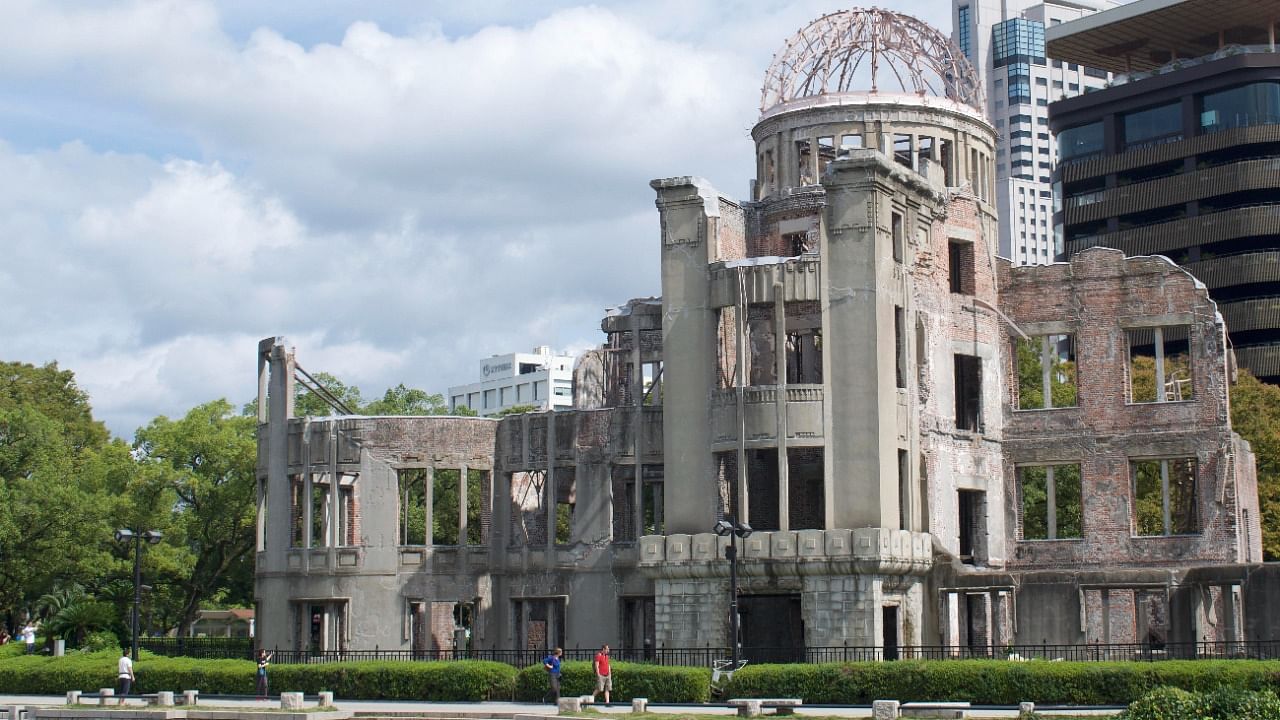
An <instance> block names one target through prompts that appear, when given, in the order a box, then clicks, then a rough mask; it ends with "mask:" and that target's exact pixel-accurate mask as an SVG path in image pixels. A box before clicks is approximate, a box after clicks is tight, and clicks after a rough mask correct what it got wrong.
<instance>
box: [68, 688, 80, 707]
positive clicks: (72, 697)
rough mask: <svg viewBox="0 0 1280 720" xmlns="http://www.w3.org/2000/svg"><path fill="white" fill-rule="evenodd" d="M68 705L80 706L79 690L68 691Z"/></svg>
mask: <svg viewBox="0 0 1280 720" xmlns="http://www.w3.org/2000/svg"><path fill="white" fill-rule="evenodd" d="M67 704H68V705H79V704H80V691H79V690H68V691H67Z"/></svg>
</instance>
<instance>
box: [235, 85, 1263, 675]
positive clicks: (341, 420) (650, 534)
mask: <svg viewBox="0 0 1280 720" xmlns="http://www.w3.org/2000/svg"><path fill="white" fill-rule="evenodd" d="M753 137H754V139H755V141H756V146H757V150H756V153H757V158H758V160H759V168H758V171H759V176H758V178H757V180H756V183H755V185H754V188H755V189H754V193H753V197H752V199H751V200H750V201H748V202H736V201H733V200H731V199H729V198H727V197H725V196H723V195H721V194H719V193H718V192H717V191H716V190H715V189H713V188H712V187H710V186H709V185H708V184H707V183H706V182H705V181H703V180H700V179H697V178H692V177H674V178H668V179H663V180H655V181H654V182H653V183H652V187H653V189H654V190H655V192H656V194H657V206H658V211H659V225H660V236H659V241H660V242H661V248H662V249H661V267H660V271H661V284H662V295H661V297H660V298H648V299H637V300H632V301H630V302H628V303H627V304H626V305H624V306H622V307H620V308H618V309H616V310H613V311H611V312H610V313H609V314H608V315H607V316H606V317H605V318H604V319H603V321H602V325H601V328H602V330H603V331H604V333H605V338H606V340H605V342H604V344H603V345H602V346H601V348H600V349H598V350H595V351H592V352H589V353H586V354H585V355H584V356H583V357H582V358H581V359H580V360H579V362H578V365H577V368H576V371H575V403H576V409H575V410H573V411H568V412H543V413H531V414H526V415H520V416H514V417H508V418H504V419H502V420H500V421H499V420H492V419H479V418H446V417H432V418H390V417H381V418H363V417H337V418H318V419H317V418H294V417H292V407H291V404H292V400H291V398H292V397H293V376H294V360H293V357H292V354H291V353H290V352H289V351H288V350H287V349H286V347H285V345H284V343H283V341H282V340H281V339H279V338H273V339H268V340H264V341H263V343H262V344H261V345H260V347H259V357H260V386H259V387H260V394H259V403H258V406H259V408H260V409H261V413H262V414H261V415H260V416H259V421H260V423H261V424H260V428H259V438H260V439H259V475H260V478H261V482H260V505H259V526H260V533H259V535H260V538H259V555H258V587H257V594H258V602H259V616H258V617H259V618H260V621H259V629H258V632H259V638H260V642H261V643H262V644H263V645H265V646H267V647H280V648H296V649H306V650H320V649H326V650H332V649H361V650H369V649H374V648H378V649H382V650H413V651H417V652H422V653H430V652H436V651H449V650H453V649H464V648H465V647H467V646H469V647H471V648H474V649H507V648H521V649H533V650H541V649H545V648H547V647H550V646H553V645H561V646H564V647H579V648H588V647H594V646H598V645H599V644H601V643H604V642H608V643H610V644H612V645H614V646H615V647H619V648H621V649H622V651H623V652H622V654H624V655H625V654H628V653H632V654H634V656H644V655H647V654H649V653H652V652H654V651H655V650H658V651H661V650H671V649H675V648H704V649H705V648H725V647H728V646H729V644H730V638H729V634H730V633H729V623H728V614H729V598H730V594H731V592H734V591H735V590H736V593H737V597H738V598H739V615H740V617H741V618H742V629H741V631H740V636H739V642H740V643H741V644H742V646H743V648H744V651H745V652H746V654H747V655H748V656H749V657H753V658H755V659H757V660H768V659H792V658H796V657H802V656H803V652H804V650H805V649H813V648H844V649H849V648H852V649H855V650H858V651H859V654H860V655H862V656H866V655H870V656H877V657H897V656H900V655H902V654H904V653H910V652H913V650H912V649H911V648H912V647H918V646H921V645H950V646H974V647H983V648H993V647H1003V646H1006V645H1010V644H1016V643H1037V644H1039V643H1082V642H1131V641H1138V642H1142V641H1153V642H1166V641H1174V640H1178V639H1211V640H1216V639H1226V640H1230V639H1240V638H1242V637H1243V636H1244V635H1243V633H1244V628H1246V627H1250V622H1249V618H1248V617H1247V616H1246V608H1245V603H1244V602H1243V601H1242V600H1241V592H1242V590H1243V589H1244V588H1245V582H1246V577H1247V570H1248V567H1247V564H1248V563H1256V562H1258V561H1259V560H1260V558H1261V553H1260V536H1259V526H1258V521H1259V515H1258V507H1257V492H1256V486H1255V481H1254V477H1253V458H1252V455H1251V454H1250V452H1249V449H1248V446H1247V445H1246V444H1245V443H1244V442H1243V441H1241V440H1240V439H1239V438H1238V437H1237V436H1235V435H1234V434H1233V433H1232V432H1231V428H1230V423H1229V418H1228V413H1227V409H1228V396H1227V387H1228V379H1229V376H1230V372H1229V360H1230V353H1229V351H1228V350H1227V348H1226V346H1225V343H1224V340H1223V338H1224V328H1223V323H1222V320H1221V317H1220V316H1219V315H1218V314H1217V312H1216V309H1215V306H1214V304H1213V303H1212V301H1210V300H1209V298H1208V296H1207V294H1206V293H1205V290H1204V288H1203V286H1202V285H1200V284H1199V283H1198V282H1197V281H1196V280H1195V279H1194V278H1192V277H1191V276H1190V275H1188V274H1187V273H1186V272H1184V271H1183V270H1181V269H1179V268H1178V267H1176V266H1174V265H1172V264H1171V263H1169V262H1168V261H1167V260H1165V259H1163V258H1127V259H1126V258H1124V257H1123V255H1122V254H1120V253H1119V252H1117V251H1110V250H1091V251H1087V252H1084V253H1082V254H1080V255H1079V256H1077V257H1076V258H1075V259H1074V260H1073V261H1072V262H1070V263H1062V264H1058V265H1052V266H1042V267H1026V268H1017V269H1014V268H1012V267H1011V265H1010V264H1009V263H1008V262H1007V261H1005V260H1003V259H1000V258H997V257H996V255H995V243H996V237H997V233H996V223H997V218H996V215H995V211H994V206H993V204H992V201H993V188H992V183H993V178H994V172H993V169H992V162H993V156H994V146H995V137H994V131H993V129H992V128H991V127H990V126H989V125H988V124H987V123H986V121H985V120H984V119H983V118H982V117H981V115H980V113H978V112H977V111H975V110H973V109H972V108H970V107H969V106H966V105H962V104H959V103H956V102H952V101H950V100H947V99H944V98H936V97H928V96H916V95H893V94H887V93H881V94H876V93H872V94H861V93H833V94H830V95H824V96H820V97H816V98H805V99H804V100H803V101H801V102H794V103H783V104H782V105H779V106H777V107H774V108H771V109H769V110H768V111H767V112H766V113H765V115H764V117H763V118H762V119H761V121H760V123H759V124H758V125H757V126H756V128H755V129H754V130H753ZM880 148H885V149H887V150H881V149H880ZM1037 403H1038V404H1037ZM331 488H336V492H334V491H331ZM726 518H732V519H734V520H735V521H737V522H741V523H748V524H750V525H751V526H752V527H753V528H754V532H753V533H752V534H750V535H749V536H747V537H744V538H742V539H741V540H739V541H735V542H736V544H737V549H738V552H739V559H738V563H737V566H738V586H737V588H736V589H733V588H730V581H729V563H728V562H727V561H726V560H725V557H726V549H727V547H728V545H729V543H730V541H729V539H728V538H725V537H719V536H717V535H715V534H713V533H712V528H713V525H715V524H716V522H717V521H718V520H722V519H726ZM1268 582H1269V581H1268Z"/></svg>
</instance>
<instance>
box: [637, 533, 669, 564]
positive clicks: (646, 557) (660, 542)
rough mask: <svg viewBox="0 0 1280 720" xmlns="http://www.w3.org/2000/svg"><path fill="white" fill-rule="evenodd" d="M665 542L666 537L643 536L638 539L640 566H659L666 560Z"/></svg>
mask: <svg viewBox="0 0 1280 720" xmlns="http://www.w3.org/2000/svg"><path fill="white" fill-rule="evenodd" d="M666 541H667V539H666V537H665V536H662V535H645V536H644V537H642V538H640V564H641V565H658V564H661V563H662V562H663V561H664V560H665V558H666V549H667V542H666Z"/></svg>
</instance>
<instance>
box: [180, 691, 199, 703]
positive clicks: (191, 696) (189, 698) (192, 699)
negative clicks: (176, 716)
mask: <svg viewBox="0 0 1280 720" xmlns="http://www.w3.org/2000/svg"><path fill="white" fill-rule="evenodd" d="M198 702H200V691H199V690H183V691H182V704H183V705H195V704H196V703H198Z"/></svg>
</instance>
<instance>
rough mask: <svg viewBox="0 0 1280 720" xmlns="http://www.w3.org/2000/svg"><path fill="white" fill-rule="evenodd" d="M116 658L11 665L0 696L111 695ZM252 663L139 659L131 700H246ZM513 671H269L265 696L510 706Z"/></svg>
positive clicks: (342, 667)
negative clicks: (168, 694) (179, 696)
mask: <svg viewBox="0 0 1280 720" xmlns="http://www.w3.org/2000/svg"><path fill="white" fill-rule="evenodd" d="M119 657H120V653H119V650H118V649H116V648H113V649H112V650H110V651H104V652H98V653H83V654H81V653H77V654H73V655H67V656H65V657H60V658H51V657H40V656H34V655H33V656H29V657H14V658H11V659H6V660H4V661H3V662H0V693H10V694H61V693H64V692H66V691H67V690H86V691H94V690H97V689H98V688H104V687H113V686H114V685H115V677H116V661H117V659H118V658H119ZM256 670H257V664H256V663H254V662H253V661H252V660H200V659H196V658H168V657H156V656H154V655H151V654H150V653H146V652H144V653H143V654H142V656H141V657H140V658H139V660H138V663H137V664H136V665H135V672H136V674H137V682H136V683H135V686H134V687H135V690H136V691H137V692H155V691H157V690H173V691H182V690H199V691H201V692H202V693H206V694H210V695H251V694H253V693H254V690H255V677H254V674H255V672H256ZM515 677H516V670H515V668H513V667H511V666H509V665H506V664H504V663H496V662H482V661H476V660H468V661H462V662H391V661H379V662H358V663H356V662H352V663H326V664H316V665H306V664H302V665H282V664H275V665H272V666H271V669H270V671H269V678H270V681H271V691H272V692H273V693H278V692H290V691H301V692H306V693H313V694H314V693H316V692H319V691H321V690H329V691H332V692H333V693H334V694H335V695H336V696H337V697H339V698H359V699H386V700H434V701H442V702H460V701H468V700H508V699H510V698H511V697H512V694H513V693H514V692H515Z"/></svg>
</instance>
